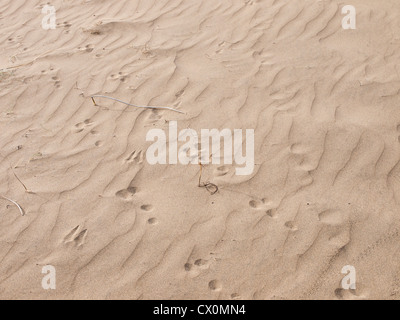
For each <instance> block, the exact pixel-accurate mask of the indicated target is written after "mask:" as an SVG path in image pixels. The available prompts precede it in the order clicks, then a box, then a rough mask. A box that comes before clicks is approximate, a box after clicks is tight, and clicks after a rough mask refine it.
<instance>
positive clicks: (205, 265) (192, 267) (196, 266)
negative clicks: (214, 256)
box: [184, 259, 210, 275]
mask: <svg viewBox="0 0 400 320" xmlns="http://www.w3.org/2000/svg"><path fill="white" fill-rule="evenodd" d="M184 267H185V270H186V271H187V272H191V271H192V272H194V274H196V275H198V274H199V273H200V272H201V270H206V269H209V268H210V261H209V260H204V259H197V260H196V261H195V262H194V263H189V262H188V263H186V264H185V266H184Z"/></svg>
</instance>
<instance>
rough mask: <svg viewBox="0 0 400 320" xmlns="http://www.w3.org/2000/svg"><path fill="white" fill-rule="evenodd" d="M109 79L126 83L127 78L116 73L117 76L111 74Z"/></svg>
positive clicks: (122, 74)
mask: <svg viewBox="0 0 400 320" xmlns="http://www.w3.org/2000/svg"><path fill="white" fill-rule="evenodd" d="M110 79H112V80H119V81H121V82H126V80H127V79H128V76H127V75H125V74H124V73H122V72H118V74H112V75H111V76H110Z"/></svg>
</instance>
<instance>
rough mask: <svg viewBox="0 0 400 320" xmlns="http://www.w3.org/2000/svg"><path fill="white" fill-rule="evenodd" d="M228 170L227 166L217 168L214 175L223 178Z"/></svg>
mask: <svg viewBox="0 0 400 320" xmlns="http://www.w3.org/2000/svg"><path fill="white" fill-rule="evenodd" d="M229 171H230V169H229V167H227V166H222V167H218V168H217V169H216V170H215V172H214V175H215V176H217V177H223V176H226V175H227V174H228V173H229Z"/></svg>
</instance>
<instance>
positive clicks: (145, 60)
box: [0, 0, 400, 300]
mask: <svg viewBox="0 0 400 320" xmlns="http://www.w3.org/2000/svg"><path fill="white" fill-rule="evenodd" d="M50 4H51V5H52V6H54V7H55V8H56V10H57V11H56V13H57V28H56V29H54V30H52V29H50V30H44V29H43V28H42V26H41V22H42V19H43V17H44V15H43V14H42V12H41V10H42V8H43V6H44V5H45V3H44V2H41V1H37V0H30V1H8V0H2V1H1V2H0V29H1V38H0V43H1V44H0V52H1V55H0V69H1V72H0V130H1V135H0V146H1V149H0V179H1V180H0V181H1V184H0V195H2V196H4V197H7V198H9V199H12V200H14V201H15V202H17V203H18V204H19V205H20V206H21V207H22V208H23V210H24V212H25V215H24V216H22V215H21V214H20V212H19V209H18V208H17V207H16V206H15V205H13V204H12V203H11V202H9V201H7V200H5V199H0V230H1V231H0V298H1V299H233V300H240V299H398V298H400V292H399V290H400V265H399V262H400V254H399V249H400V245H399V240H400V233H399V232H400V211H399V209H400V139H399V138H400V113H399V103H400V100H399V93H400V90H399V85H400V67H399V62H400V50H399V49H400V36H399V34H400V23H399V18H400V16H399V11H398V10H397V9H398V6H399V4H398V1H397V0H385V1H376V0H352V1H351V3H344V2H342V1H336V0H325V1H314V0H313V1H311V0H298V1H290V0H247V1H243V0H223V1H214V0H185V1H182V0H158V1H155V0H146V1H144V0H119V1H110V0H96V1H95V0H92V1H90V0H86V1H78V0H76V1H75V0H70V1H61V0H52V1H51V3H50ZM346 4H351V5H353V6H355V8H356V9H357V29H356V30H344V29H343V28H342V24H341V22H342V18H343V14H342V12H341V10H342V7H343V6H344V5H346ZM96 94H97V95H107V96H111V97H114V98H118V99H121V100H123V101H126V102H128V103H131V104H137V105H142V106H143V105H144V106H166V107H171V108H175V109H178V110H180V111H182V112H184V113H183V114H181V113H176V112H172V111H169V110H148V109H137V108H134V107H130V106H127V105H123V104H121V103H118V102H116V101H111V100H107V99H101V98H99V99H96V102H97V104H98V106H95V105H93V103H92V101H91V99H90V97H91V95H96ZM171 121H177V123H178V126H179V129H180V130H182V129H186V128H191V129H194V130H196V131H200V130H201V129H212V128H216V129H219V130H222V129H223V128H229V129H232V130H233V129H243V130H245V129H254V132H255V170H254V172H253V173H252V174H251V175H249V176H238V175H236V174H235V166H234V165H229V164H228V165H227V164H221V165H216V164H209V165H204V166H203V168H202V181H205V182H210V183H213V184H214V185H215V186H217V187H218V192H217V193H216V194H212V193H213V192H209V191H208V190H207V189H206V188H199V187H198V180H199V174H200V166H199V165H182V164H177V165H171V164H167V165H150V164H149V163H148V161H147V160H146V150H147V149H148V148H149V146H150V145H151V143H150V142H148V141H146V134H147V133H148V131H149V130H151V129H163V130H168V125H169V123H170V122H171ZM48 265H50V266H54V268H55V270H56V284H57V288H56V290H44V289H43V288H42V279H43V277H44V276H45V275H44V274H42V269H43V267H45V266H48ZM348 265H349V266H354V268H355V269H356V271H357V283H356V284H357V288H356V289H354V290H345V289H344V288H343V287H342V285H341V283H342V279H343V278H344V276H345V275H344V274H342V273H341V271H342V268H343V267H344V266H348Z"/></svg>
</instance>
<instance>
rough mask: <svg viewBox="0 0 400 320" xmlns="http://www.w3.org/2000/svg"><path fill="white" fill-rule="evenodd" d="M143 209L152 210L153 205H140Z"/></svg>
mask: <svg viewBox="0 0 400 320" xmlns="http://www.w3.org/2000/svg"><path fill="white" fill-rule="evenodd" d="M140 209H142V210H143V211H146V212H150V211H153V206H152V205H151V204H145V205H143V206H141V207H140Z"/></svg>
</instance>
